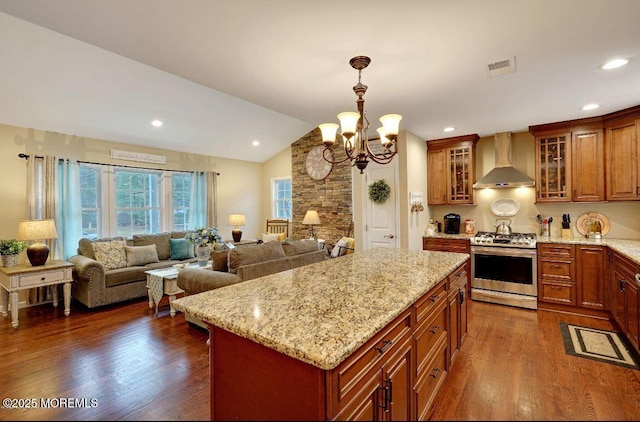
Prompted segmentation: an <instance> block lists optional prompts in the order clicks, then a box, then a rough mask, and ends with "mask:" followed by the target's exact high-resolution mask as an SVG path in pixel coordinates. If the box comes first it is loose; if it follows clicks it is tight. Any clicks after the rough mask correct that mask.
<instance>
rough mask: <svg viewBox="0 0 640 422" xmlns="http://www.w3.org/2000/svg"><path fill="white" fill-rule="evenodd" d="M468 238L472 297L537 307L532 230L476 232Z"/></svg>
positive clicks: (534, 246)
mask: <svg viewBox="0 0 640 422" xmlns="http://www.w3.org/2000/svg"><path fill="white" fill-rule="evenodd" d="M470 242H471V298H472V299H473V300H479V301H483V302H492V303H500V304H503V305H511V306H517V307H521V308H528V309H537V308H538V283H537V279H538V271H537V262H536V261H537V260H536V256H537V254H536V235H535V234H534V233H512V234H508V235H507V234H496V233H492V232H478V233H476V234H475V235H474V236H473V237H471V239H470Z"/></svg>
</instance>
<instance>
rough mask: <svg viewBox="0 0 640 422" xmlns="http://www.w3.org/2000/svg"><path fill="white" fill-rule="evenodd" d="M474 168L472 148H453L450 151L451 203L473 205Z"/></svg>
mask: <svg viewBox="0 0 640 422" xmlns="http://www.w3.org/2000/svg"><path fill="white" fill-rule="evenodd" d="M472 168H473V166H472V165H471V148H470V147H469V146H463V147H460V148H451V149H450V150H449V177H450V179H449V180H451V186H450V189H451V192H450V195H449V203H452V204H455V203H462V204H470V203H473V196H472V189H473V182H471V179H472V176H471V169H472Z"/></svg>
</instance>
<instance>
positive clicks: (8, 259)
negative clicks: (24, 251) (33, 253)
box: [0, 254, 18, 267]
mask: <svg viewBox="0 0 640 422" xmlns="http://www.w3.org/2000/svg"><path fill="white" fill-rule="evenodd" d="M0 260H1V262H2V266H3V267H14V266H16V265H18V254H14V255H0Z"/></svg>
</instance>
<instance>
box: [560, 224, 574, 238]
mask: <svg viewBox="0 0 640 422" xmlns="http://www.w3.org/2000/svg"><path fill="white" fill-rule="evenodd" d="M562 237H563V238H572V237H573V232H572V231H571V226H569V228H568V229H562Z"/></svg>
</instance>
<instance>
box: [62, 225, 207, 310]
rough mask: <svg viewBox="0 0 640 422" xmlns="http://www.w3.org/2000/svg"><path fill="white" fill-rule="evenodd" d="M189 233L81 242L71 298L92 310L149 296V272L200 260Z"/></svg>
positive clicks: (76, 259)
mask: <svg viewBox="0 0 640 422" xmlns="http://www.w3.org/2000/svg"><path fill="white" fill-rule="evenodd" d="M186 233H187V232H170V233H168V232H167V233H158V234H134V235H133V237H132V238H131V239H126V238H124V237H115V238H103V239H95V240H92V239H86V238H83V239H80V241H79V242H78V251H77V252H78V253H77V255H74V256H72V257H70V258H69V261H70V262H72V263H73V264H74V267H73V283H72V286H71V295H72V296H73V297H74V298H75V299H76V300H78V301H79V302H80V303H82V304H84V305H85V306H87V307H88V308H96V307H100V306H105V305H110V304H113V303H117V302H121V301H125V300H129V299H136V298H139V297H143V296H147V287H146V286H147V275H146V274H145V271H148V270H153V269H158V268H166V267H170V266H172V265H173V264H176V263H179V262H193V261H196V260H197V259H196V258H195V257H194V248H193V244H191V243H189V241H188V240H187V239H186V238H185V235H186Z"/></svg>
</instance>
